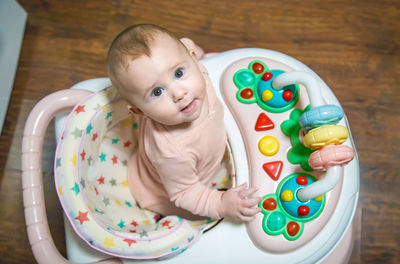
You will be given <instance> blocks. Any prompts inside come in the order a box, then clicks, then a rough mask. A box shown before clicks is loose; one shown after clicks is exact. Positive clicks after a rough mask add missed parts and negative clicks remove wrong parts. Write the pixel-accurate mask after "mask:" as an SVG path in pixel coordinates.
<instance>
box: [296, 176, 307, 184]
mask: <svg viewBox="0 0 400 264" xmlns="http://www.w3.org/2000/svg"><path fill="white" fill-rule="evenodd" d="M296 182H297V184H298V185H307V183H308V180H307V177H306V176H298V177H297V178H296Z"/></svg>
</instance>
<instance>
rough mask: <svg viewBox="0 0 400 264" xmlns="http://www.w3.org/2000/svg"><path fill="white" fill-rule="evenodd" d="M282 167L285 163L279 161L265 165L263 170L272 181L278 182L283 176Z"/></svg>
mask: <svg viewBox="0 0 400 264" xmlns="http://www.w3.org/2000/svg"><path fill="white" fill-rule="evenodd" d="M282 166H283V162H282V161H279V160H278V161H273V162H268V163H265V164H264V165H263V169H264V170H265V172H266V173H267V174H268V176H269V177H271V179H273V180H274V181H277V180H278V179H279V176H280V175H281V171H282Z"/></svg>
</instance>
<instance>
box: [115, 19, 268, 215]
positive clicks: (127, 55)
mask: <svg viewBox="0 0 400 264" xmlns="http://www.w3.org/2000/svg"><path fill="white" fill-rule="evenodd" d="M202 55H203V52H202V50H201V49H200V48H199V47H198V46H196V45H195V44H194V43H193V42H192V41H191V40H189V39H181V40H179V39H177V38H176V37H175V36H174V35H173V34H172V33H170V32H169V31H167V30H165V29H163V28H161V27H158V26H155V25H135V26H132V27H129V28H127V29H126V30H124V31H123V32H121V33H120V34H119V35H118V36H117V38H116V39H115V40H114V41H113V43H112V45H111V48H110V50H109V53H108V58H107V64H108V72H109V75H110V79H111V82H112V84H113V85H114V86H115V87H116V88H117V89H118V91H119V92H120V94H121V96H122V97H123V98H124V99H126V100H127V101H128V103H129V104H130V105H131V109H132V111H133V112H134V113H135V114H137V115H139V142H138V148H137V150H136V151H135V152H134V154H133V156H132V158H131V160H130V161H129V166H128V184H129V188H130V190H131V192H132V194H133V195H134V197H135V199H136V201H137V202H138V203H139V205H140V206H141V207H142V208H147V209H150V210H153V211H155V212H158V213H160V214H163V215H179V216H181V217H184V218H188V219H195V218H196V216H197V217H198V216H207V217H213V218H223V217H231V218H234V219H236V220H241V221H250V220H252V219H254V217H255V215H256V214H257V213H258V212H260V208H258V207H257V204H258V202H260V200H261V198H260V197H255V196H254V194H255V192H256V191H257V189H256V188H247V185H246V184H242V185H240V186H238V187H236V188H232V189H228V190H227V191H219V190H215V189H210V188H209V187H208V185H207V184H208V183H209V181H210V179H211V178H212V177H213V175H214V173H215V172H216V171H217V169H218V167H219V166H220V164H221V160H222V159H223V156H224V153H225V148H226V142H227V136H226V131H225V126H224V120H223V115H224V113H223V106H222V104H221V102H220V101H219V100H218V98H217V97H216V93H215V91H214V88H213V85H212V83H211V81H210V79H209V77H208V73H207V70H206V69H205V67H204V66H203V65H202V64H201V63H200V62H199V61H198V59H200V58H201V56H202ZM195 215H196V216H195Z"/></svg>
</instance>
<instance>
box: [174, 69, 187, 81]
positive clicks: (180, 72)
mask: <svg viewBox="0 0 400 264" xmlns="http://www.w3.org/2000/svg"><path fill="white" fill-rule="evenodd" d="M184 73H185V70H184V69H183V68H178V69H177V70H176V71H175V79H179V78H182V76H183V74H184Z"/></svg>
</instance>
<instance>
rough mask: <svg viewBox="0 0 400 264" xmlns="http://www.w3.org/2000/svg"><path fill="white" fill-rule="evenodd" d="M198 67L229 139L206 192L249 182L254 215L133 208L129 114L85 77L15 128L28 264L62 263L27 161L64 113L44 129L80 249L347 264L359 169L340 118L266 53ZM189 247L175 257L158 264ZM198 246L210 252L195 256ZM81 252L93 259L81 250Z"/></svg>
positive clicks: (313, 81)
mask: <svg viewBox="0 0 400 264" xmlns="http://www.w3.org/2000/svg"><path fill="white" fill-rule="evenodd" d="M202 63H203V64H204V66H205V67H206V68H207V70H208V72H209V76H210V78H211V80H212V82H213V85H214V87H215V89H216V93H217V96H218V97H219V98H220V99H221V101H222V102H223V105H224V108H225V120H224V121H225V124H226V127H227V133H228V139H229V144H227V150H226V154H225V158H224V162H223V163H222V164H221V168H220V170H219V171H218V173H216V175H215V176H214V178H213V179H212V181H211V182H210V183H209V184H210V188H221V189H226V188H231V187H233V186H236V185H237V184H242V183H244V182H249V185H250V186H255V187H258V188H259V191H258V193H257V195H259V196H261V197H263V198H262V201H261V202H260V204H259V207H260V208H261V213H259V214H257V216H256V219H255V220H254V221H251V222H249V223H246V225H237V224H235V223H231V222H229V221H221V223H219V221H216V220H213V219H205V220H199V221H188V220H186V219H182V218H179V217H177V216H160V215H158V214H156V213H154V212H151V211H149V210H145V209H142V208H140V207H139V206H138V204H137V203H136V201H135V200H134V198H133V197H132V195H131V194H130V192H129V189H128V186H127V181H126V169H127V167H126V166H127V163H128V160H129V158H130V156H131V154H132V152H133V151H134V149H135V148H136V146H137V130H138V126H139V125H140V124H138V122H137V116H135V114H133V113H131V112H130V111H129V109H128V107H127V104H126V102H125V101H124V100H122V99H120V98H119V96H118V94H117V92H116V90H115V89H114V88H113V87H109V85H110V83H109V80H107V82H106V85H105V84H104V82H100V84H97V81H96V80H94V83H95V84H94V85H92V83H91V82H90V81H91V80H89V81H85V82H83V83H82V84H81V83H80V84H77V85H76V86H74V87H72V89H71V90H65V91H60V92H56V93H54V94H51V95H49V96H47V97H46V98H44V99H43V100H42V101H41V102H39V103H38V105H37V106H36V107H35V108H34V110H33V111H32V113H31V115H30V117H29V118H28V121H27V124H26V128H25V132H24V140H23V159H22V160H23V184H24V206H25V208H26V209H25V215H26V219H27V220H26V221H27V226H28V235H29V239H30V242H31V245H32V249H33V252H34V254H35V258H36V259H37V261H38V262H45V261H46V260H49V259H52V260H54V259H63V258H62V257H60V256H59V255H57V254H58V252H57V250H56V249H55V247H54V245H53V244H52V239H51V235H50V233H49V230H48V227H47V219H46V215H45V209H44V204H43V201H42V200H43V193H42V192H43V191H42V189H43V188H42V187H41V180H40V177H41V175H40V172H41V170H40V162H39V161H40V160H41V159H40V154H41V143H42V140H43V135H44V131H45V129H46V127H47V125H48V122H49V120H50V119H51V118H53V117H54V115H55V114H56V113H58V112H59V111H61V110H65V109H67V108H69V109H71V108H72V106H75V107H74V108H73V110H72V111H71V112H70V114H69V115H68V117H67V118H66V122H64V123H62V121H60V122H58V121H57V122H56V123H57V124H58V125H59V124H60V123H61V124H63V128H62V129H56V130H57V131H60V132H59V135H60V136H59V142H58V145H57V150H56V154H55V163H54V170H55V183H56V187H57V193H58V196H59V198H60V201H61V204H62V207H63V209H64V212H65V214H66V217H67V218H68V220H69V222H70V224H71V226H72V228H73V229H74V231H75V233H76V234H77V235H78V236H79V237H80V238H81V239H82V240H83V241H85V242H86V244H87V245H89V247H90V248H93V249H95V250H97V251H100V252H103V253H105V254H107V255H111V256H116V257H120V258H124V259H146V260H147V262H148V263H153V262H152V261H151V260H150V261H149V259H160V258H162V259H163V262H165V263H211V262H212V263H216V262H218V263H219V262H221V263H224V262H229V261H236V262H245V261H250V262H251V263H265V262H271V263H293V262H296V263H322V262H323V263H345V262H346V261H347V260H348V258H349V256H350V253H351V250H352V244H353V238H352V232H353V227H352V222H353V216H354V213H355V209H356V207H357V199H358V190H359V167H358V160H357V155H356V151H355V147H354V143H353V141H352V137H351V133H350V130H349V125H348V123H347V120H346V116H345V115H344V113H343V110H342V109H341V107H340V104H339V102H338V100H337V99H336V98H335V96H334V94H333V93H332V92H331V90H330V89H329V87H328V86H327V85H326V84H325V83H324V82H323V81H322V80H321V79H320V78H319V77H318V75H317V74H315V73H314V72H313V71H312V70H311V69H309V68H308V67H307V66H305V65H304V64H302V63H301V62H299V61H297V60H295V59H293V58H291V57H289V56H286V55H284V54H282V53H279V52H275V51H271V50H264V49H238V50H231V51H227V52H223V53H220V54H217V55H213V56H208V57H207V58H205V59H203V60H202ZM79 89H84V90H79ZM87 90H89V91H95V93H91V92H88V91H87ZM38 154H39V157H38ZM37 197H39V198H37ZM218 223H219V224H218ZM217 224H218V226H216V225H217ZM214 226H216V228H215V231H214V230H213V231H210V232H208V233H207V234H206V235H204V236H202V239H199V238H200V236H201V235H202V234H203V233H204V232H205V231H207V230H210V229H211V228H213V227H214ZM67 240H68V238H67ZM195 241H197V242H196V243H195V246H193V247H191V248H190V249H189V250H188V251H187V252H185V253H184V254H180V255H179V256H178V257H175V258H173V259H171V258H169V257H171V256H175V255H177V254H179V253H181V252H183V251H185V250H186V249H187V248H188V247H189V246H191V245H193V244H194V242H195ZM72 242H73V241H72ZM216 245H218V246H216ZM48 248H52V249H53V250H52V251H48ZM210 248H212V249H213V250H214V251H215V252H216V253H217V254H205V252H207V251H208V250H210ZM44 252H45V253H44ZM47 252H51V253H47ZM54 252H57V253H54ZM79 253H82V252H79ZM82 254H88V258H87V259H89V260H95V261H96V260H99V257H97V256H92V253H90V252H89V253H87V252H86V250H84V251H83V253H82ZM73 255H79V254H73ZM72 257H73V256H72ZM74 261H79V260H78V259H74ZM196 261H197V262H196ZM60 262H63V260H62V261H60Z"/></svg>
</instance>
